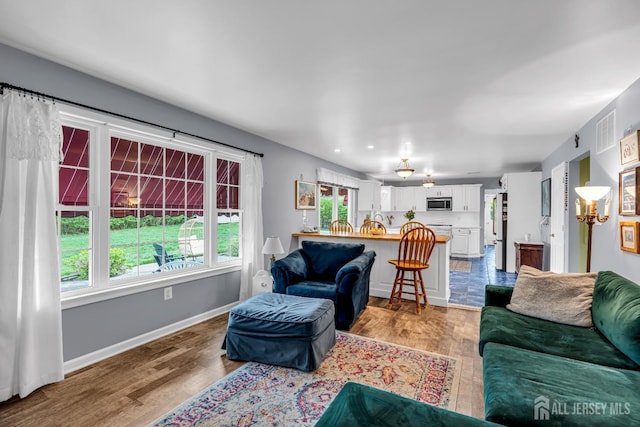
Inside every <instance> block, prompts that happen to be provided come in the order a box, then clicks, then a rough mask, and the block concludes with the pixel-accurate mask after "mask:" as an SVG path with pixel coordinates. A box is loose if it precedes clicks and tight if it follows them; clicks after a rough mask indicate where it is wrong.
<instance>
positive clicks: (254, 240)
mask: <svg viewBox="0 0 640 427" xmlns="http://www.w3.org/2000/svg"><path fill="white" fill-rule="evenodd" d="M262 185H263V176H262V159H261V158H260V157H259V156H255V155H253V154H247V155H246V158H245V162H244V180H243V182H242V189H243V192H242V209H243V212H244V213H243V215H242V272H241V274H240V301H243V300H245V299H247V298H249V297H250V296H251V283H252V281H253V276H255V275H256V273H257V272H258V271H260V270H262V269H263V264H264V255H263V254H262V245H263V241H264V237H263V231H262Z"/></svg>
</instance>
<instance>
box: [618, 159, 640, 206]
mask: <svg viewBox="0 0 640 427" xmlns="http://www.w3.org/2000/svg"><path fill="white" fill-rule="evenodd" d="M639 178H640V167H637V168H631V169H626V170H623V171H622V172H620V174H619V177H618V213H619V214H620V215H640V206H638V198H639V197H640V195H639V194H638V190H639V185H638V184H639V183H638V180H639Z"/></svg>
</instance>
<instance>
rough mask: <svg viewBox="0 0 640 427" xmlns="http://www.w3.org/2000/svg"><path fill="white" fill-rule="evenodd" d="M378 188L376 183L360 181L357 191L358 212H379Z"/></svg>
mask: <svg viewBox="0 0 640 427" xmlns="http://www.w3.org/2000/svg"><path fill="white" fill-rule="evenodd" d="M380 187H382V185H381V184H380V183H379V182H377V181H360V189H359V190H358V210H359V211H379V210H380Z"/></svg>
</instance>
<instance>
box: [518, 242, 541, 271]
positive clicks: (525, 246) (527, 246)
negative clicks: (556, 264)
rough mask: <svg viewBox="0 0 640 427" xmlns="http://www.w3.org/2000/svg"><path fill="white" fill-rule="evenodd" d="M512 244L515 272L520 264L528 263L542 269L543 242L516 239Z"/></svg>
mask: <svg viewBox="0 0 640 427" xmlns="http://www.w3.org/2000/svg"><path fill="white" fill-rule="evenodd" d="M513 244H514V246H515V247H516V273H518V272H519V271H520V266H521V265H530V266H531V267H534V268H537V269H538V270H542V260H543V259H544V257H543V255H544V243H541V242H525V241H523V240H516V241H515V242H513Z"/></svg>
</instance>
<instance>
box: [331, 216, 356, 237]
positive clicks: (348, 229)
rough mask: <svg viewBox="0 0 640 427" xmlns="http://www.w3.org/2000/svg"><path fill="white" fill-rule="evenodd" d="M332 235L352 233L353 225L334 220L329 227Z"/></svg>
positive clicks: (344, 220) (342, 220)
mask: <svg viewBox="0 0 640 427" xmlns="http://www.w3.org/2000/svg"><path fill="white" fill-rule="evenodd" d="M329 231H330V232H331V233H332V234H345V233H353V225H351V223H350V222H349V221H347V220H346V219H336V220H335V221H333V222H332V223H331V224H330V225H329Z"/></svg>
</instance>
